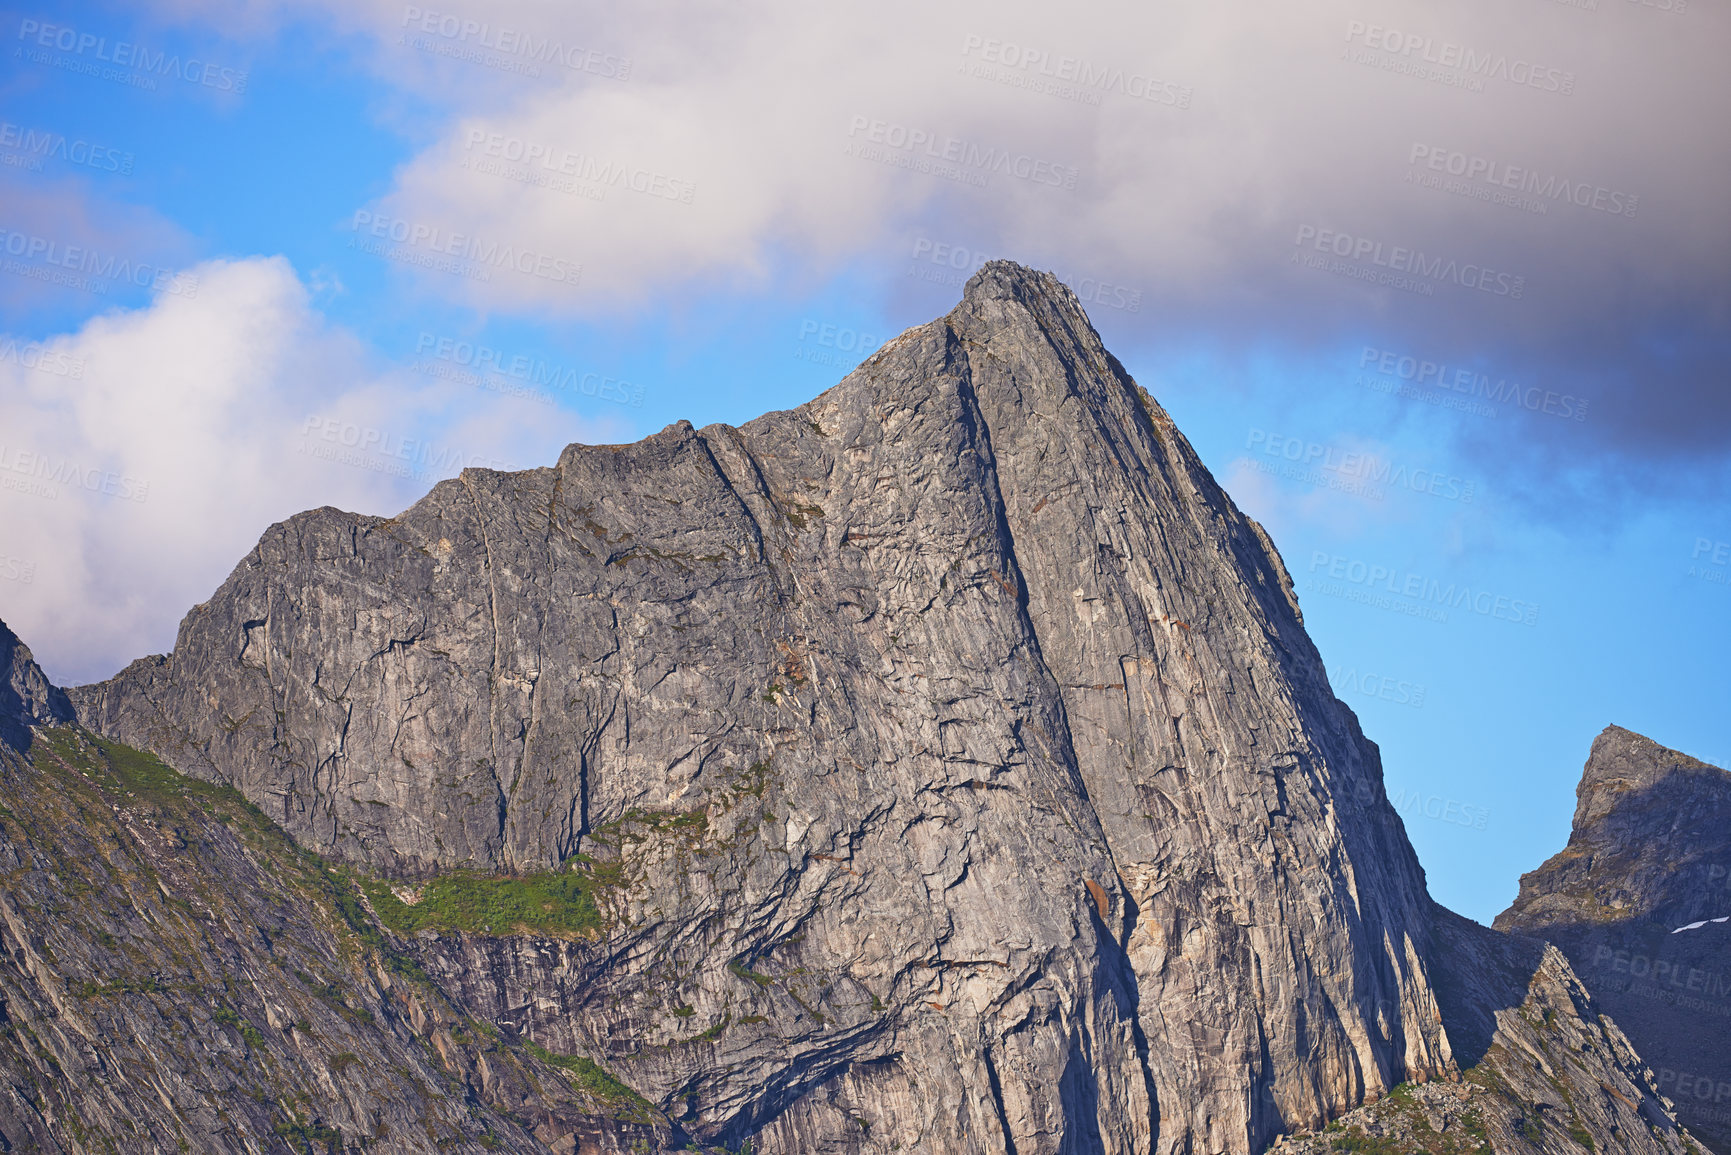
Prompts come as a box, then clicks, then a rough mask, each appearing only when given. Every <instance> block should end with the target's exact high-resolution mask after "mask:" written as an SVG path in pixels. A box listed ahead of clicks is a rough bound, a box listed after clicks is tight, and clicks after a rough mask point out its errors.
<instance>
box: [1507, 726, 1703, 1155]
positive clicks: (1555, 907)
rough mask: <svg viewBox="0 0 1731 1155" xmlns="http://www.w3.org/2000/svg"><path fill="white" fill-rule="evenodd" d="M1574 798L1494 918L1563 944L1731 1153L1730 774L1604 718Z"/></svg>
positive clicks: (1696, 1117) (1691, 1117)
mask: <svg viewBox="0 0 1731 1155" xmlns="http://www.w3.org/2000/svg"><path fill="white" fill-rule="evenodd" d="M1576 799H1577V804H1576V807H1575V821H1574V828H1573V830H1572V831H1571V832H1570V834H1569V844H1568V846H1566V847H1565V848H1564V849H1563V850H1561V851H1560V852H1558V853H1557V854H1556V855H1554V856H1553V857H1552V858H1551V859H1550V860H1548V861H1547V862H1545V863H1544V865H1542V866H1540V867H1539V868H1538V869H1537V870H1535V871H1533V872H1532V873H1531V874H1528V875H1525V876H1523V877H1522V878H1521V891H1520V896H1519V897H1518V898H1516V899H1515V902H1514V904H1513V905H1512V906H1510V907H1509V909H1508V910H1506V911H1504V912H1503V913H1502V914H1500V915H1498V916H1497V921H1496V926H1497V928H1498V929H1500V930H1510V931H1518V932H1524V933H1528V934H1535V935H1542V936H1544V937H1545V938H1548V939H1550V940H1552V941H1553V942H1555V943H1556V944H1557V945H1558V946H1559V947H1561V948H1562V949H1563V951H1564V952H1565V953H1566V954H1567V955H1568V957H1569V960H1570V962H1572V963H1573V964H1574V967H1575V970H1576V971H1578V972H1579V974H1580V976H1581V980H1582V981H1583V982H1584V983H1585V984H1586V986H1587V988H1588V989H1589V990H1591V991H1592V992H1593V997H1594V999H1595V1001H1596V1002H1597V1003H1598V1004H1599V1005H1600V1006H1601V1007H1602V1008H1603V1009H1604V1010H1605V1011H1606V1012H1607V1013H1608V1014H1610V1015H1611V1016H1612V1017H1614V1018H1615V1019H1616V1021H1617V1023H1618V1024H1619V1025H1620V1026H1621V1027H1622V1028H1623V1030H1624V1031H1626V1032H1627V1033H1628V1036H1629V1038H1630V1040H1631V1041H1633V1043H1634V1044H1635V1046H1636V1047H1637V1048H1638V1049H1639V1050H1640V1052H1641V1055H1642V1057H1643V1058H1645V1059H1646V1060H1647V1062H1648V1063H1649V1064H1651V1065H1652V1067H1653V1068H1654V1069H1655V1070H1656V1071H1657V1072H1658V1082H1659V1088H1660V1090H1661V1091H1663V1092H1664V1093H1665V1094H1666V1095H1668V1096H1669V1097H1670V1098H1672V1099H1673V1100H1675V1101H1676V1104H1677V1117H1678V1118H1679V1119H1681V1120H1682V1121H1683V1122H1684V1123H1686V1124H1687V1125H1688V1126H1689V1128H1690V1129H1691V1130H1692V1131H1694V1132H1695V1133H1696V1134H1697V1135H1699V1136H1701V1137H1702V1138H1704V1139H1706V1140H1707V1142H1709V1143H1710V1144H1711V1145H1712V1146H1713V1148H1714V1150H1716V1151H1720V1152H1731V1046H1727V1044H1726V1039H1727V1038H1728V1037H1731V922H1719V921H1714V920H1717V919H1725V918H1728V917H1731V774H1728V773H1726V772H1725V771H1724V770H1721V769H1719V768H1718V767H1717V766H1711V765H1708V764H1707V763H1705V762H1701V761H1698V760H1697V759H1694V758H1691V757H1689V756H1688V755H1686V754H1680V753H1678V752H1677V751H1675V750H1670V749H1667V748H1666V747H1664V746H1661V745H1659V744H1658V743H1657V742H1654V741H1652V740H1651V739H1649V738H1645V737H1642V736H1641V735H1640V734H1635V733H1632V732H1630V731H1628V730H1624V729H1622V728H1621V727H1618V726H1610V727H1607V728H1606V729H1605V731H1604V733H1602V734H1600V735H1599V737H1598V738H1597V739H1596V740H1595V741H1594V742H1593V749H1592V753H1591V754H1590V755H1589V757H1588V759H1587V765H1586V769H1585V771H1584V773H1583V774H1582V776H1581V783H1580V786H1579V788H1578V789H1577V791H1576ZM1684 927H1688V928H1689V929H1686V930H1685V929H1681V928H1684Z"/></svg>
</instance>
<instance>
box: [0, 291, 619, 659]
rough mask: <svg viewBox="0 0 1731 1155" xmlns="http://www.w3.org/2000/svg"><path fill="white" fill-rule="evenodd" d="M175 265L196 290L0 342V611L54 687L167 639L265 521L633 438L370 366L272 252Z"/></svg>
mask: <svg viewBox="0 0 1731 1155" xmlns="http://www.w3.org/2000/svg"><path fill="white" fill-rule="evenodd" d="M186 273H187V275H188V276H190V277H193V278H196V283H197V291H196V294H195V295H192V296H182V295H175V294H163V295H161V296H159V297H157V298H156V299H155V300H154V301H153V302H152V303H151V304H149V305H148V306H146V307H143V308H139V309H135V310H116V311H112V312H109V313H106V314H104V315H102V316H98V317H95V318H93V319H91V320H90V321H88V322H86V323H85V324H84V325H83V327H82V328H80V329H79V330H78V331H77V332H74V333H68V334H63V335H60V336H56V337H53V338H50V339H48V340H46V341H42V342H31V341H28V340H25V339H23V338H12V337H0V430H3V431H4V432H3V433H0V555H3V556H0V617H4V619H5V620H6V622H7V624H8V625H10V626H11V627H12V628H13V629H14V630H15V631H16V632H17V633H18V634H19V635H20V636H21V637H23V638H24V639H25V640H26V641H27V642H28V643H29V644H30V645H31V647H32V648H33V649H34V650H35V652H36V655H37V657H38V659H39V660H41V661H42V662H43V664H44V666H45V667H46V668H47V669H48V671H49V673H50V675H51V676H53V677H55V678H57V679H59V680H62V681H66V682H76V681H82V680H87V679H91V678H96V677H103V676H106V675H108V674H110V673H112V672H113V671H114V670H115V669H116V668H118V667H119V666H120V665H121V664H123V663H124V662H126V661H128V660H130V659H131V658H134V657H136V656H138V655H139V654H142V653H147V652H152V651H162V650H164V649H167V648H169V647H170V646H172V644H173V640H174V627H175V624H176V623H177V622H178V621H179V619H180V616H181V615H182V614H183V613H184V612H185V609H186V607H187V606H189V605H192V604H193V603H195V602H198V601H201V600H203V599H204V598H206V597H208V596H209V595H210V593H211V591H212V590H214V589H215V588H216V586H217V585H218V584H220V582H221V581H222V579H223V578H224V577H226V576H227V574H228V572H229V571H230V569H231V568H232V567H233V566H234V565H235V563H236V562H237V561H238V560H239V559H240V558H241V557H243V556H244V555H245V553H246V551H247V550H248V549H249V548H251V546H252V545H253V543H254V542H256V541H257V539H258V536H259V534H260V533H261V532H262V531H263V530H264V528H265V527H266V526H267V525H268V524H270V523H271V522H273V521H277V520H280V519H282V518H284V517H287V516H289V515H291V514H293V513H295V512H297V511H299V510H302V509H306V508H310V507H315V506H319V505H325V504H330V505H336V506H339V507H342V508H346V509H353V510H358V511H361V512H367V513H381V514H389V513H394V512H397V511H398V510H400V509H402V508H403V507H405V506H407V505H408V504H410V503H411V502H412V501H413V500H414V499H415V498H417V497H418V496H420V495H421V494H422V493H424V492H425V491H426V489H427V488H429V487H430V485H431V484H432V481H433V480H436V479H437V478H438V477H441V476H452V475H454V474H455V472H456V471H457V469H458V468H459V467H461V466H462V465H464V464H493V463H497V464H498V465H500V466H510V467H515V468H524V467H528V466H532V465H541V464H548V463H551V462H552V461H553V460H554V459H555V457H556V455H557V453H558V451H559V449H560V448H562V447H563V446H564V445H565V444H566V443H567V442H570V441H603V440H616V439H619V438H621V437H622V436H626V435H629V433H630V432H631V431H630V430H628V429H625V428H623V427H620V426H616V425H612V424H610V423H593V422H585V421H584V420H583V419H581V418H578V417H576V416H574V415H572V414H569V413H566V412H565V411H563V410H560V409H552V408H548V407H546V406H543V405H538V404H533V403H530V402H527V401H518V400H515V399H512V398H509V397H500V396H498V395H496V394H493V393H483V392H481V391H479V390H475V389H469V388H465V387H463V386H461V385H458V384H453V383H450V382H446V381H440V380H438V379H435V378H430V377H422V376H419V375H416V374H412V373H408V372H405V371H404V370H403V369H401V368H395V367H381V366H379V365H377V364H375V363H373V362H372V361H371V360H370V359H369V357H368V355H367V354H366V353H365V351H364V350H363V349H362V348H361V346H360V345H359V343H358V342H357V341H356V340H355V339H354V338H353V337H352V336H351V335H349V334H347V333H345V332H344V331H342V330H341V329H339V328H337V327H334V326H331V325H329V324H328V323H326V322H325V321H324V319H323V318H322V317H321V316H320V315H319V314H318V313H317V312H315V311H314V310H313V309H312V308H311V306H310V304H309V302H308V297H307V291H306V289H305V288H304V287H303V286H302V284H301V282H300V280H299V279H298V278H297V277H296V275H295V272H294V270H293V269H292V268H291V267H290V266H289V263H288V262H287V261H286V260H284V259H282V258H280V257H276V258H254V259H249V260H242V261H232V262H229V261H212V262H208V263H205V264H202V265H199V266H196V267H195V268H192V269H190V270H186ZM550 417H552V418H553V419H550ZM333 457H335V458H336V459H335V460H333V459H332V458H333ZM405 474H406V475H407V476H404V475H405ZM13 575H15V576H13ZM26 577H28V579H29V580H25V579H26Z"/></svg>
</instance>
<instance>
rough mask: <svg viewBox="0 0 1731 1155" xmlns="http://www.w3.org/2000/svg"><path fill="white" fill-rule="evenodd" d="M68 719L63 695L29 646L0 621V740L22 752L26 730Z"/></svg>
mask: <svg viewBox="0 0 1731 1155" xmlns="http://www.w3.org/2000/svg"><path fill="white" fill-rule="evenodd" d="M71 720H72V704H71V703H70V702H68V701H67V699H66V695H65V693H63V692H62V691H61V690H60V689H59V688H58V687H56V686H54V685H53V684H52V683H50V682H49V681H48V678H47V676H46V675H45V674H43V672H42V669H41V667H39V666H38V665H37V664H36V659H35V658H33V657H32V656H31V654H30V647H29V646H26V645H25V644H24V643H23V642H22V641H20V640H19V638H18V635H17V634H15V633H13V632H12V630H11V628H10V627H8V626H7V625H6V623H5V622H0V741H4V742H7V743H9V744H11V745H12V746H14V747H16V748H18V749H20V750H22V749H25V748H27V747H28V746H29V745H30V727H32V726H55V725H59V724H61V723H63V722H69V721H71Z"/></svg>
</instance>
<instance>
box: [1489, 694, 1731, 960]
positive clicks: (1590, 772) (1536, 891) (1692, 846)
mask: <svg viewBox="0 0 1731 1155" xmlns="http://www.w3.org/2000/svg"><path fill="white" fill-rule="evenodd" d="M1575 797H1576V804H1575V818H1574V825H1573V828H1572V830H1571V831H1570V834H1569V844H1568V846H1567V847H1566V848H1565V849H1564V850H1562V851H1561V852H1560V853H1558V854H1557V855H1556V856H1554V857H1553V858H1551V859H1550V860H1549V861H1548V862H1546V863H1545V864H1544V865H1543V866H1540V867H1539V868H1538V869H1537V870H1535V871H1533V872H1532V873H1530V874H1527V875H1525V876H1523V877H1522V879H1521V892H1520V895H1519V897H1517V898H1516V899H1515V902H1514V904H1513V905H1512V906H1510V907H1509V909H1508V910H1507V911H1504V912H1503V913H1502V914H1501V915H1499V916H1498V918H1497V926H1499V927H1509V928H1519V929H1523V930H1528V931H1533V932H1540V931H1543V930H1544V929H1546V928H1547V927H1549V926H1550V925H1552V924H1565V925H1567V924H1577V923H1591V922H1596V921H1603V920H1607V919H1611V920H1618V919H1640V920H1641V921H1643V922H1652V923H1657V924H1666V925H1667V926H1668V927H1677V926H1681V925H1683V924H1684V923H1688V922H1693V921H1695V920H1697V919H1701V918H1716V917H1718V916H1719V915H1722V914H1727V913H1731V878H1728V877H1727V869H1728V868H1731V773H1727V772H1726V771H1724V770H1721V769H1720V768H1719V767H1717V766H1713V765H1710V764H1709V763H1706V762H1702V761H1701V760H1699V759H1697V758H1692V757H1690V756H1689V755H1687V754H1683V753H1680V752H1678V751H1676V750H1672V749H1669V748H1667V747H1665V746H1661V745H1660V744H1659V743H1657V742H1655V741H1653V740H1652V739H1651V738H1647V737H1645V736H1643V735H1641V734H1637V733H1635V732H1634V731H1632V730H1625V729H1623V728H1622V727H1620V726H1607V727H1606V728H1605V729H1604V731H1603V732H1601V733H1600V734H1599V736H1598V737H1597V738H1595V739H1594V740H1593V746H1592V751H1591V753H1590V754H1589V755H1588V757H1587V763H1586V766H1585V768H1584V770H1583V772H1582V774H1581V781H1580V784H1579V786H1577V787H1576V790H1575Z"/></svg>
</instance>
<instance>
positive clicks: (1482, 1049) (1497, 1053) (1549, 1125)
mask: <svg viewBox="0 0 1731 1155" xmlns="http://www.w3.org/2000/svg"><path fill="white" fill-rule="evenodd" d="M1437 915H1438V925H1437V936H1438V940H1439V946H1440V947H1441V950H1440V952H1439V955H1438V958H1437V971H1438V973H1439V975H1440V976H1441V981H1440V989H1439V997H1440V999H1441V1002H1442V1006H1443V1015H1444V1018H1445V1020H1447V1021H1448V1023H1449V1032H1450V1035H1451V1037H1452V1038H1453V1039H1454V1040H1455V1042H1456V1045H1457V1047H1458V1048H1459V1050H1460V1053H1461V1057H1462V1061H1463V1062H1469V1061H1470V1062H1471V1063H1472V1065H1471V1066H1470V1067H1468V1069H1467V1070H1466V1071H1465V1072H1464V1077H1463V1078H1461V1079H1459V1080H1458V1081H1439V1082H1433V1083H1425V1084H1418V1085H1407V1086H1403V1087H1399V1088H1396V1090H1395V1091H1394V1093H1393V1094H1391V1095H1389V1096H1387V1097H1386V1098H1383V1099H1380V1100H1377V1101H1375V1102H1372V1103H1368V1104H1366V1105H1365V1106H1363V1107H1360V1108H1358V1109H1357V1110H1354V1111H1350V1112H1348V1113H1347V1114H1346V1115H1344V1116H1342V1117H1341V1118H1339V1119H1336V1120H1335V1121H1334V1122H1333V1123H1331V1124H1329V1126H1328V1127H1327V1128H1326V1129H1325V1130H1324V1131H1322V1132H1320V1133H1317V1134H1309V1135H1300V1136H1296V1137H1293V1138H1291V1139H1282V1140H1281V1141H1280V1142H1279V1143H1278V1145H1277V1146H1276V1148H1275V1149H1274V1150H1275V1151H1276V1152H1277V1155H1347V1153H1351V1155H1490V1153H1491V1152H1495V1153H1496V1155H1580V1153H1583V1152H1584V1153H1588V1155H1591V1153H1593V1152H1596V1151H1606V1150H1608V1151H1618V1152H1631V1153H1633V1152H1639V1153H1642V1155H1699V1152H1698V1149H1697V1148H1696V1147H1695V1144H1694V1139H1693V1137H1692V1136H1691V1135H1690V1134H1689V1133H1688V1132H1687V1131H1686V1130H1684V1129H1683V1128H1681V1127H1680V1126H1679V1125H1678V1124H1677V1121H1676V1119H1675V1117H1674V1116H1673V1115H1672V1114H1671V1104H1670V1102H1669V1100H1667V1099H1666V1098H1665V1097H1664V1095H1663V1094H1662V1093H1661V1092H1660V1090H1659V1088H1658V1083H1657V1076H1656V1075H1655V1073H1654V1072H1653V1071H1652V1070H1651V1069H1650V1068H1648V1067H1647V1066H1646V1064H1645V1063H1643V1062H1642V1060H1641V1058H1640V1056H1639V1055H1637V1054H1636V1052H1635V1049H1634V1047H1633V1046H1632V1045H1631V1044H1630V1042H1629V1040H1628V1039H1627V1038H1626V1037H1624V1035H1623V1033H1622V1031H1621V1030H1619V1029H1618V1027H1617V1024H1616V1023H1615V1022H1614V1021H1612V1020H1611V1019H1610V1018H1609V1017H1608V1016H1605V1015H1603V1014H1601V1013H1599V1009H1598V1008H1597V1007H1596V1006H1595V1004H1594V1002H1593V999H1592V997H1591V996H1590V995H1589V994H1588V992H1587V990H1586V988H1585V987H1584V986H1582V984H1581V982H1580V979H1579V978H1578V977H1577V976H1576V975H1575V973H1574V971H1573V969H1572V968H1571V967H1570V966H1569V963H1568V960H1567V959H1565V958H1564V957H1563V955H1562V954H1561V953H1560V952H1558V951H1557V949H1556V948H1555V947H1553V946H1550V945H1548V944H1546V943H1543V942H1540V941H1539V940H1537V939H1531V938H1527V937H1525V936H1522V935H1508V934H1502V933H1499V932H1497V931H1494V930H1487V929H1486V928H1484V927H1482V926H1479V925H1477V924H1476V923H1473V922H1470V921H1468V920H1467V919H1464V918H1461V917H1459V916H1458V915H1454V914H1451V913H1449V912H1448V911H1443V910H1439V911H1438V912H1437Z"/></svg>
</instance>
